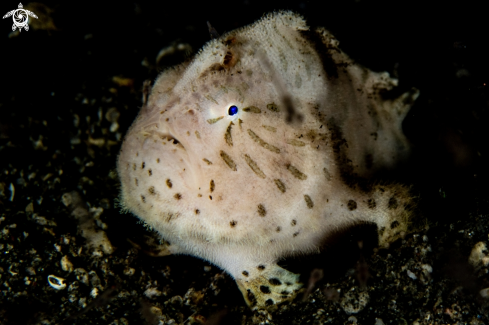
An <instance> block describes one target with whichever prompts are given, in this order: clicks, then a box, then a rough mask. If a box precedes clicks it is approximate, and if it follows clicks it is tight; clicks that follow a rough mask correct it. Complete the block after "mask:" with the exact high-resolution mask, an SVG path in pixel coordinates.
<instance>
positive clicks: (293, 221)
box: [290, 219, 297, 227]
mask: <svg viewBox="0 0 489 325" xmlns="http://www.w3.org/2000/svg"><path fill="white" fill-rule="evenodd" d="M290 225H291V226H292V227H293V226H295V225H297V220H295V219H293V220H292V222H291V223H290Z"/></svg>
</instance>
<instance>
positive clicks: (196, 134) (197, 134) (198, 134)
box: [195, 131, 200, 139]
mask: <svg viewBox="0 0 489 325" xmlns="http://www.w3.org/2000/svg"><path fill="white" fill-rule="evenodd" d="M195 136H196V137H197V139H200V133H199V131H195Z"/></svg>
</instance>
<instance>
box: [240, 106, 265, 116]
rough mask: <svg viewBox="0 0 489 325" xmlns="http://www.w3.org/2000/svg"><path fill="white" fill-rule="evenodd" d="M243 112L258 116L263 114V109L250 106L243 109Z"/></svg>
mask: <svg viewBox="0 0 489 325" xmlns="http://www.w3.org/2000/svg"><path fill="white" fill-rule="evenodd" d="M243 112H248V113H255V114H258V113H261V109H259V108H258V107H256V106H248V107H245V108H243Z"/></svg>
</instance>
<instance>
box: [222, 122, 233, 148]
mask: <svg viewBox="0 0 489 325" xmlns="http://www.w3.org/2000/svg"><path fill="white" fill-rule="evenodd" d="M233 125H234V123H233V122H231V123H229V126H228V128H227V129H226V133H224V140H226V143H227V144H228V145H229V146H231V147H232V146H233V137H232V136H231V128H232V127H233Z"/></svg>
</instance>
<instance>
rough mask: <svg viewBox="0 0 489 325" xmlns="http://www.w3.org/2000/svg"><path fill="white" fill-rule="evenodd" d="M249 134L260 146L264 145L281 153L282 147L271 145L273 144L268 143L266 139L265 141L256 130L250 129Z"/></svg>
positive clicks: (272, 150)
mask: <svg viewBox="0 0 489 325" xmlns="http://www.w3.org/2000/svg"><path fill="white" fill-rule="evenodd" d="M248 134H249V135H250V137H251V138H252V139H253V140H254V141H255V142H256V143H258V144H259V145H260V146H262V147H263V148H265V149H267V150H270V151H271V152H275V153H280V149H279V148H277V147H275V146H273V145H271V144H268V143H266V142H265V141H263V140H262V139H261V138H260V137H259V136H258V135H257V134H256V133H255V132H253V131H251V130H250V129H248Z"/></svg>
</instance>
